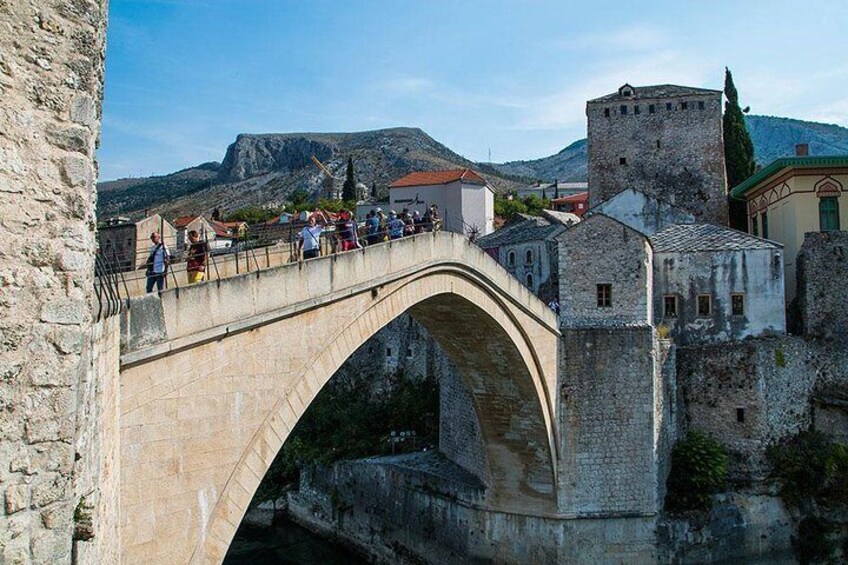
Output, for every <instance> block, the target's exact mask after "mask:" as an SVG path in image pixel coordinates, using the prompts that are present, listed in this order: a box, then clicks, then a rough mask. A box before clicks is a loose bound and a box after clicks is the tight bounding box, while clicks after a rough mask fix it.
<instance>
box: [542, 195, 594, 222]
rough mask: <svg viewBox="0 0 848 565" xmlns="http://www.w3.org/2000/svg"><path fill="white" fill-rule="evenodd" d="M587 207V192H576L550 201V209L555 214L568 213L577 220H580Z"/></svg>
mask: <svg viewBox="0 0 848 565" xmlns="http://www.w3.org/2000/svg"><path fill="white" fill-rule="evenodd" d="M588 207H589V192H588V191H586V192H578V193H577V194H570V195H568V196H563V197H562V198H554V199H553V200H551V208H552V209H554V210H556V211H557V212H568V213H570V214H574V215H575V216H577V217H578V218H582V217H583V214H585V213H586V210H587V209H588Z"/></svg>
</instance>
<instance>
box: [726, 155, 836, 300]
mask: <svg viewBox="0 0 848 565" xmlns="http://www.w3.org/2000/svg"><path fill="white" fill-rule="evenodd" d="M806 153H807V149H806V146H805V145H799V146H798V147H796V154H797V155H796V156H795V157H785V158H782V159H777V160H775V161H773V162H772V163H770V164H769V165H768V166H766V167H763V168H762V169H760V170H759V171H758V172H757V173H756V174H755V175H753V176H752V177H750V178H749V179H747V180H746V181H745V182H743V183H742V184H740V185H738V186H736V187H734V188H733V190H732V191H731V195H732V196H733V197H734V198H737V199H739V200H745V202H746V204H747V209H748V231H749V233H752V234H754V235H760V236H762V237H765V238H767V239H773V240H775V241H779V242H780V243H782V244H783V245H784V246H785V249H786V258H785V261H784V266H785V269H786V275H785V276H786V298H787V300H789V301H791V300H792V299H793V298H795V293H796V280H795V272H796V257H797V255H798V252H799V251H800V249H801V246H802V245H803V243H804V237H805V236H806V234H808V233H814V232H829V231H839V230H844V229H845V228H846V221H848V220H846V218H848V198H845V197H842V194H844V193H845V191H846V190H848V155H841V156H833V157H811V156H808V155H806Z"/></svg>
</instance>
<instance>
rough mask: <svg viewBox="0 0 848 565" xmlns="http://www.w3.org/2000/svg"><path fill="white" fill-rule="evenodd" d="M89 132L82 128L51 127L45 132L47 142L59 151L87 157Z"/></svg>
mask: <svg viewBox="0 0 848 565" xmlns="http://www.w3.org/2000/svg"><path fill="white" fill-rule="evenodd" d="M90 139H91V132H90V131H88V129H87V128H84V127H82V126H68V127H62V126H53V127H51V128H49V129H48V130H47V141H49V142H50V143H51V144H53V145H55V146H56V147H58V148H59V149H66V150H68V151H75V152H77V153H83V154H85V155H87V154H88V153H89V152H90V148H89V146H90Z"/></svg>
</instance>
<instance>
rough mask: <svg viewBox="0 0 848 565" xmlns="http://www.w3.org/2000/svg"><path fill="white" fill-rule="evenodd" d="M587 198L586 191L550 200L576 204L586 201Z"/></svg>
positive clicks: (555, 202)
mask: <svg viewBox="0 0 848 565" xmlns="http://www.w3.org/2000/svg"><path fill="white" fill-rule="evenodd" d="M587 200H589V193H588V192H578V193H577V194H570V195H568V196H563V197H562V198H554V199H553V200H551V204H568V203H573V204H576V203H577V202H586V201H587Z"/></svg>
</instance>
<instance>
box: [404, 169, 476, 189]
mask: <svg viewBox="0 0 848 565" xmlns="http://www.w3.org/2000/svg"><path fill="white" fill-rule="evenodd" d="M458 180H461V181H463V182H468V183H470V184H486V179H484V178H483V177H481V176H480V175H478V174H477V173H476V172H474V171H472V170H471V169H449V170H447V171H417V172H414V173H409V174H408V175H406V176H405V177H401V178H399V179H398V180H396V181H395V182H393V183H392V184H391V185H390V186H389V188H400V187H403V186H428V185H431V184H448V183H451V182H454V181H458Z"/></svg>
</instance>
